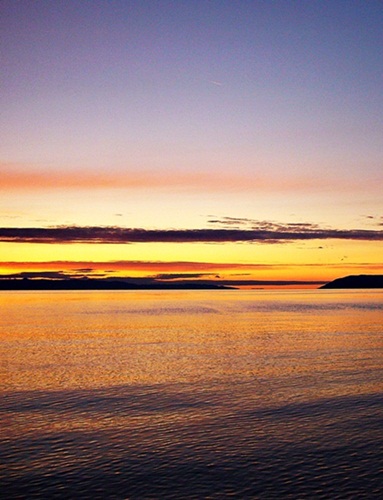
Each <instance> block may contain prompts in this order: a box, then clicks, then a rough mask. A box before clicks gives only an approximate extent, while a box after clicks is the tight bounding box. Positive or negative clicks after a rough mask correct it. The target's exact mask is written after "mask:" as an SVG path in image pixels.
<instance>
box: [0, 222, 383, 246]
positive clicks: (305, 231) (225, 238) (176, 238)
mask: <svg viewBox="0 0 383 500" xmlns="http://www.w3.org/2000/svg"><path fill="white" fill-rule="evenodd" d="M326 239H341V240H364V241H382V240H383V231H381V230H364V229H349V230H340V229H320V228H317V227H313V226H310V225H308V226H305V227H302V225H299V226H298V227H292V226H291V225H288V224H286V225H285V226H283V225H281V224H278V225H277V227H276V228H275V229H267V230H264V229H169V230H161V229H158V230H157V229H152V230H147V229H130V228H121V227H77V226H60V227H47V228H33V227H16V228H15V227H13V228H9V227H6V228H0V241H2V242H12V243H53V244H54V243H103V244H124V243H224V242H259V243H283V242H288V241H296V240H326Z"/></svg>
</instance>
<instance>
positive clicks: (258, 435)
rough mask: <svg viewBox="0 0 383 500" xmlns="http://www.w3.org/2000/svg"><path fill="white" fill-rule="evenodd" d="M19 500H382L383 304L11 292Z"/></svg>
mask: <svg viewBox="0 0 383 500" xmlns="http://www.w3.org/2000/svg"><path fill="white" fill-rule="evenodd" d="M0 314H1V318H0V358H1V367H0V375H1V379H0V384H1V386H0V389H1V395H2V399H1V404H0V447H1V448H0V453H1V462H2V469H1V476H0V477H1V479H0V481H1V491H2V495H4V497H5V498H132V499H135V498H137V499H142V498H177V499H179V498H220V499H221V498H228V497H234V498H265V499H266V498H331V499H336V498H381V497H382V495H383V484H382V476H381V474H382V469H383V432H382V431H383V423H382V422H383V390H382V389H383V352H382V348H383V335H382V330H383V327H382V324H383V293H382V292H379V291H376V292H372V291H363V292H361V291H349V292H337V291H324V290H320V291H304V292H297V291H285V292H266V291H265V292H263V291H219V292H206V291H198V292H186V291H182V292H114V293H110V292H108V293H103V292H62V293H60V292H58V293H53V294H52V293H48V292H47V293H31V292H13V293H4V292H2V293H0Z"/></svg>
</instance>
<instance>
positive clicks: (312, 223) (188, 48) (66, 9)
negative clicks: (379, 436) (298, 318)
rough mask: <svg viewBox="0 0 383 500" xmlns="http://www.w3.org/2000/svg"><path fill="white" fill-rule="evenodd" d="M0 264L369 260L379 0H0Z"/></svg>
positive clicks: (209, 272) (242, 277) (378, 171)
mask: <svg viewBox="0 0 383 500" xmlns="http://www.w3.org/2000/svg"><path fill="white" fill-rule="evenodd" d="M0 33H1V34H0V40H1V67H2V76H1V96H0V98H1V102H0V105H1V110H2V112H1V117H0V127H1V134H0V276H1V277H3V278H4V277H9V276H12V277H30V278H33V277H46V278H51V279H52V278H56V279H57V278H67V277H92V276H93V277H105V278H108V277H131V278H135V279H143V278H145V279H149V280H156V281H158V280H159V281H166V282H168V281H171V282H174V281H176V280H181V279H182V280H185V279H186V280H215V281H220V282H222V283H223V282H225V283H234V282H235V283H236V284H237V285H239V286H248V287H258V286H270V285H273V284H274V285H275V286H281V283H282V282H283V284H282V286H289V284H290V285H291V286H304V287H317V286H318V283H319V282H326V281H330V280H332V279H335V278H337V277H340V276H344V275H348V274H377V273H380V274H382V273H383V257H382V256H383V251H382V250H383V194H382V193H383V189H382V186H383V119H382V117H383V86H382V78H383V51H382V46H383V2H382V1H381V0H379V1H374V0H369V1H366V0H360V1H359V0H331V1H325V0H322V1H316V0H312V1H308V0H252V1H247V0H237V1H228V0H220V1H217V0H204V1H202V0H194V1H192V2H191V1H188V0H178V1H170V0H169V1H168V0H151V1H147V0H137V1H136V0H131V1H126V0H109V1H106V0H104V1H99V0H92V1H90V0H89V1H88V0H77V1H71V0H65V1H61V0H55V1H54V2H52V1H44V0H30V1H28V2H26V1H22V0H2V1H1V3H0Z"/></svg>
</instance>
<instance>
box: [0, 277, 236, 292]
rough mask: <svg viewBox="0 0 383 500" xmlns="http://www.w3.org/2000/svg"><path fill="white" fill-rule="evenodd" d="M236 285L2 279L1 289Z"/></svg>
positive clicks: (210, 287) (209, 287)
mask: <svg viewBox="0 0 383 500" xmlns="http://www.w3.org/2000/svg"><path fill="white" fill-rule="evenodd" d="M236 289H237V288H236V287H233V286H227V285H218V284H217V285H216V284H213V283H211V284H207V283H201V284H196V283H150V284H141V283H140V284H137V283H130V282H125V281H118V280H96V279H87V280H82V279H68V280H48V279H25V278H24V279H0V290H4V291H7V290H8V291H12V290H15V291H17V290H20V291H27V290H31V291H32V290H35V291H39V290H41V291H45V290H52V291H56V290H58V291H60V290H236Z"/></svg>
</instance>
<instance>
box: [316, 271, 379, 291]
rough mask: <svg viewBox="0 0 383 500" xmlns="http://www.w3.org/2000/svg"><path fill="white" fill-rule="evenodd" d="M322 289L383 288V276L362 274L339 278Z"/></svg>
mask: <svg viewBox="0 0 383 500" xmlns="http://www.w3.org/2000/svg"><path fill="white" fill-rule="evenodd" d="M320 288H383V274H360V275H359V276H345V277H344V278H337V279H336V280H334V281H330V283H326V285H323V286H321V287H320Z"/></svg>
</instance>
